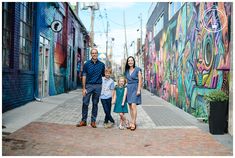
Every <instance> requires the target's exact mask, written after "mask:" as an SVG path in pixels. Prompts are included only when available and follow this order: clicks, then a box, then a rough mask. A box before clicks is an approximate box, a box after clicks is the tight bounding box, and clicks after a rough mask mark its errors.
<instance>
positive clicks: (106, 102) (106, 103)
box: [101, 98, 114, 123]
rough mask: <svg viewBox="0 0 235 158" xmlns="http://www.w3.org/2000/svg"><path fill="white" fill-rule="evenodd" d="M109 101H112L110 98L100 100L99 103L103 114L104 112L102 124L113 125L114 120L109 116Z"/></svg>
mask: <svg viewBox="0 0 235 158" xmlns="http://www.w3.org/2000/svg"><path fill="white" fill-rule="evenodd" d="M111 101H112V98H109V99H101V102H102V105H103V108H104V112H105V118H104V123H108V121H111V122H113V123H114V120H113V118H112V116H111V114H110V113H111V106H112V105H111Z"/></svg>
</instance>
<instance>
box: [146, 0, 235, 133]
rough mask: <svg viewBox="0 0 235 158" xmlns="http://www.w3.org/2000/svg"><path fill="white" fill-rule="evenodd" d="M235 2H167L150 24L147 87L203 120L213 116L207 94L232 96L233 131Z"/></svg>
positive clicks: (147, 39)
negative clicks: (234, 8) (234, 28)
mask: <svg viewBox="0 0 235 158" xmlns="http://www.w3.org/2000/svg"><path fill="white" fill-rule="evenodd" d="M231 21H232V3H228V2H206V3H203V2H199V3H197V2H195V3H186V2H184V3H182V2H161V3H157V4H156V5H155V9H154V10H153V11H152V14H151V16H150V18H149V19H148V22H147V34H146V43H145V56H146V59H147V60H145V62H146V63H145V79H146V86H147V89H149V90H151V91H152V92H153V93H155V94H156V95H158V96H160V97H161V98H163V99H165V100H166V101H168V102H170V103H172V104H173V105H176V106H177V107H179V108H181V109H183V110H184V111H186V112H188V113H190V114H192V115H194V116H195V117H198V118H207V116H208V111H207V104H206V102H205V100H204V99H203V96H204V95H205V94H207V93H209V92H212V91H214V90H216V89H221V90H223V91H224V92H226V93H227V94H229V95H230V103H229V117H230V118H229V120H230V121H229V126H230V128H229V130H230V133H232V132H231V130H232V127H231V126H232V88H231V87H232V84H231V76H232V71H231V63H232V47H231V44H232V30H231V29H232V22H231Z"/></svg>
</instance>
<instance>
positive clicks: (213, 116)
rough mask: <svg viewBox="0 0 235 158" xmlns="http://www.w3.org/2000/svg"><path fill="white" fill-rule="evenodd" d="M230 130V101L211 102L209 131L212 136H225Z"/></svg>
mask: <svg viewBox="0 0 235 158" xmlns="http://www.w3.org/2000/svg"><path fill="white" fill-rule="evenodd" d="M227 128H228V101H224V102H210V113H209V130H210V133H211V134H224V133H225V132H227Z"/></svg>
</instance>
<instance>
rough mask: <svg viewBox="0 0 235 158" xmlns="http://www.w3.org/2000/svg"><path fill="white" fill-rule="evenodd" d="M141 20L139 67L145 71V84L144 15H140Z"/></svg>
mask: <svg viewBox="0 0 235 158" xmlns="http://www.w3.org/2000/svg"><path fill="white" fill-rule="evenodd" d="M139 19H140V58H139V61H141V62H139V66H140V67H141V68H142V70H143V78H144V82H145V64H144V63H145V60H144V59H145V58H144V56H145V55H144V54H143V50H142V39H143V38H142V34H143V31H142V13H140V16H139Z"/></svg>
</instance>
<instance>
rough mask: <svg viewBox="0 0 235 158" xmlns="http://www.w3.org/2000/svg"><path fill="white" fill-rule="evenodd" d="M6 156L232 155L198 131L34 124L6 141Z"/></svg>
mask: <svg viewBox="0 0 235 158" xmlns="http://www.w3.org/2000/svg"><path fill="white" fill-rule="evenodd" d="M3 155H4V156H6V155H30V156H32V155H44V156H53V155H56V156H61V155H66V156H69V155H74V156H75V155H80V156H82V155H89V156H98V155H118V156H134V155H138V156H151V155H155V156H159V155H160V156H190V155H192V156H197V155H201V156H215V155H216V156H221V155H232V152H231V151H229V150H227V149H226V148H225V147H224V146H222V145H221V144H219V143H218V142H216V141H215V140H214V139H213V138H212V136H211V135H210V134H208V133H205V132H203V131H201V130H200V129H198V128H193V129H187V130H185V129H179V128H178V129H173V128H172V129H137V130H136V131H134V132H133V131H130V130H118V129H116V128H112V129H104V128H96V129H94V128H91V127H89V126H87V127H81V128H77V127H75V126H73V125H62V124H55V123H44V122H33V123H30V124H29V125H27V126H25V127H23V128H21V129H20V130H18V131H16V132H14V133H13V134H11V135H9V136H8V137H5V138H4V141H3Z"/></svg>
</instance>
